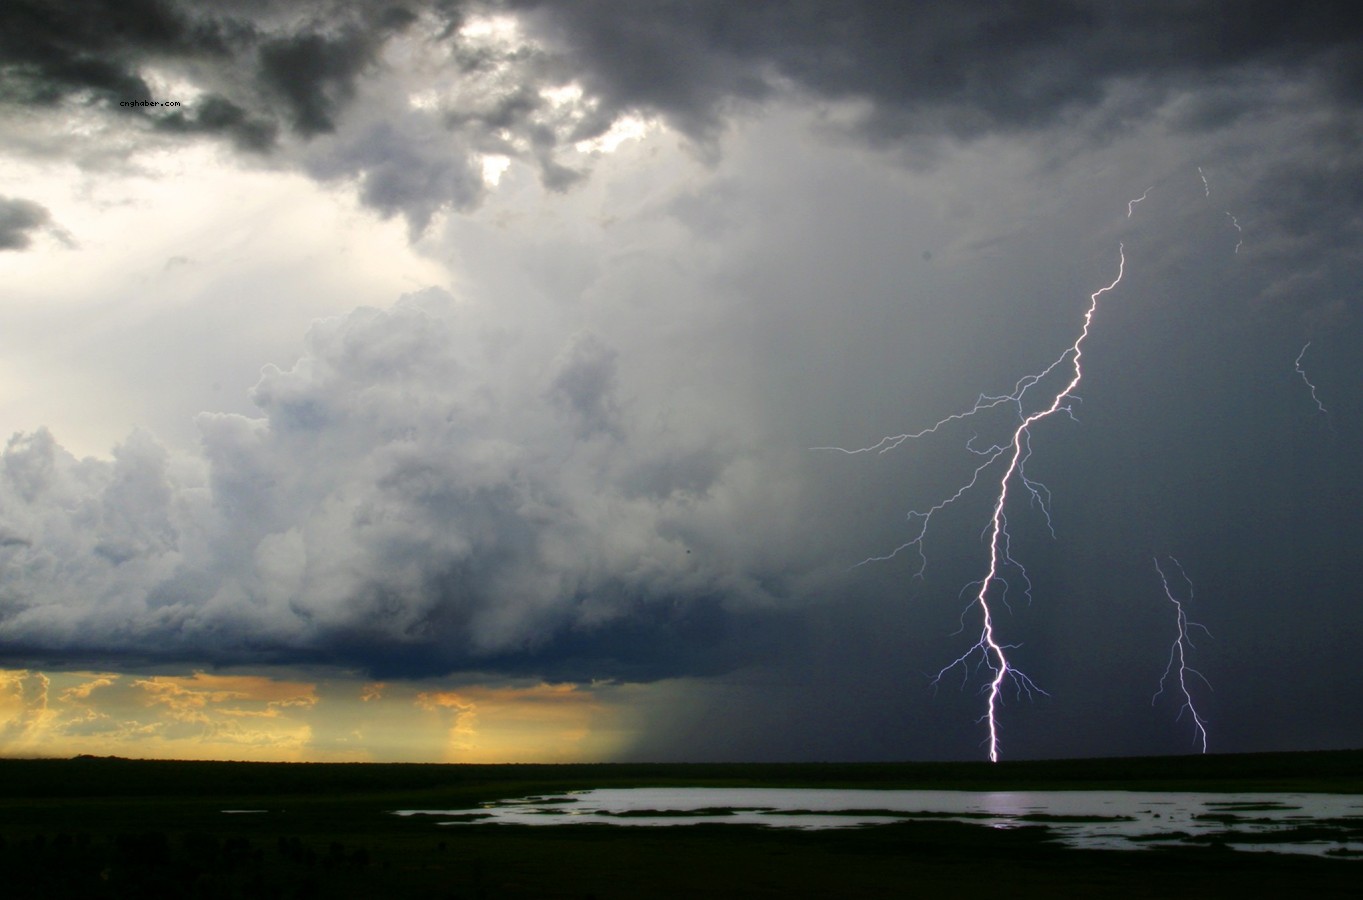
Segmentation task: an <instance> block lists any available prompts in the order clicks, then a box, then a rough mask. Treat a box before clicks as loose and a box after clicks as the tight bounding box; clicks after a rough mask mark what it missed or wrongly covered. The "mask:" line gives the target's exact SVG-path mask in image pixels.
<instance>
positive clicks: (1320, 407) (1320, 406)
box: [1293, 341, 1330, 416]
mask: <svg viewBox="0 0 1363 900" xmlns="http://www.w3.org/2000/svg"><path fill="white" fill-rule="evenodd" d="M1310 346H1311V342H1310V341H1307V342H1306V347H1310ZM1306 347H1302V348H1301V352H1300V353H1298V354H1297V361H1296V362H1295V363H1294V364H1293V365H1294V366H1296V369H1297V374H1298V375H1300V376H1301V380H1302V381H1304V382H1306V386H1307V387H1308V388H1310V389H1311V399H1312V400H1314V401H1316V409H1318V410H1320V411H1321V412H1322V413H1323V414H1325V415H1327V416H1328V415H1329V414H1330V413H1329V412H1328V411H1327V410H1326V409H1325V405H1324V404H1323V403H1321V402H1320V398H1319V397H1317V396H1316V386H1315V385H1314V384H1312V383H1311V379H1310V378H1307V377H1306V370H1305V369H1303V368H1302V367H1301V361H1302V357H1304V356H1306Z"/></svg>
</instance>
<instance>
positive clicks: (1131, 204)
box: [1126, 187, 1154, 219]
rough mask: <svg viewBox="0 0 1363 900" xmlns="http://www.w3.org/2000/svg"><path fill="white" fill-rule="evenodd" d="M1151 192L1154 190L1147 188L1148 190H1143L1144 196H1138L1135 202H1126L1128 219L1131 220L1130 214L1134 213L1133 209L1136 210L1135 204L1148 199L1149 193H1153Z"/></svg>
mask: <svg viewBox="0 0 1363 900" xmlns="http://www.w3.org/2000/svg"><path fill="white" fill-rule="evenodd" d="M1153 190H1154V188H1152V187H1148V188H1146V189H1145V193H1144V194H1141V195H1140V196H1139V197H1137V198H1136V199H1135V200H1129V201H1127V204H1126V217H1127V218H1128V219H1129V218H1131V213H1132V212H1134V211H1135V209H1136V204H1137V203H1140V202H1141V201H1142V200H1144V199H1145V198H1146V197H1149V196H1150V192H1151V191H1153Z"/></svg>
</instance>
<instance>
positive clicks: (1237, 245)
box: [1226, 212, 1245, 253]
mask: <svg viewBox="0 0 1363 900" xmlns="http://www.w3.org/2000/svg"><path fill="white" fill-rule="evenodd" d="M1226 215H1227V216H1228V217H1229V218H1230V223H1231V224H1232V225H1234V226H1235V230H1236V231H1237V232H1238V233H1239V235H1240V237H1238V238H1236V241H1235V252H1236V253H1239V252H1240V245H1241V244H1243V243H1244V240H1243V238H1244V234H1245V229H1243V228H1241V227H1240V222H1239V221H1238V220H1237V219H1236V218H1235V216H1232V215H1231V214H1230V213H1229V212H1227V213H1226Z"/></svg>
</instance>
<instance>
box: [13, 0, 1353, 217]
mask: <svg viewBox="0 0 1363 900" xmlns="http://www.w3.org/2000/svg"><path fill="white" fill-rule="evenodd" d="M499 12H501V13H504V12H514V13H517V14H519V15H521V16H522V18H523V19H524V21H525V23H526V27H527V29H528V33H527V34H526V35H524V36H522V37H521V38H519V39H517V40H514V41H512V42H511V43H506V42H500V43H499V42H497V41H492V40H489V39H487V38H486V36H471V35H468V34H465V33H464V32H461V31H460V30H459V29H460V26H461V24H463V23H465V22H467V21H468V20H469V18H470V17H471V16H476V15H479V14H489V13H499ZM0 35H3V37H0V49H2V50H3V53H0V55H2V56H3V57H4V58H5V59H6V60H7V62H6V63H5V64H4V65H3V66H2V67H0V102H3V103H4V104H6V105H7V106H9V107H10V108H12V109H16V108H28V109H56V108H61V107H70V108H78V109H85V110H88V111H92V112H94V113H96V114H101V115H105V116H108V117H114V118H115V121H117V120H121V121H122V122H123V123H124V124H127V125H136V124H140V125H141V126H143V127H145V128H147V129H150V130H151V131H152V132H154V133H159V134H161V135H162V136H163V137H170V136H176V135H180V136H195V135H198V136H217V137H221V138H224V139H226V140H228V141H229V142H230V143H231V144H232V145H234V146H235V147H236V148H238V149H239V150H241V151H244V152H247V153H248V154H267V155H270V156H273V157H275V158H278V159H283V160H288V161H290V162H291V164H293V165H298V166H300V167H302V168H303V169H304V170H306V171H308V172H310V173H311V174H313V175H314V176H316V177H318V178H322V179H327V180H331V179H338V178H354V179H356V180H357V181H358V182H359V183H360V195H361V198H362V199H363V200H364V202H365V203H367V204H369V205H370V206H372V207H373V208H374V209H376V210H378V211H379V212H381V213H382V214H384V215H393V214H401V215H404V216H405V217H406V218H407V220H408V222H409V224H410V226H411V228H412V230H413V232H414V233H419V232H421V231H422V230H424V229H425V228H426V226H427V225H428V223H429V222H430V220H431V217H432V216H433V215H434V214H436V213H437V212H439V211H441V210H448V209H455V210H459V209H467V208H470V207H471V206H473V205H475V204H477V203H478V202H479V200H480V198H481V196H482V183H481V178H480V168H479V165H478V163H477V155H478V154H481V153H493V152H495V153H502V154H507V155H511V156H515V157H519V158H522V159H525V160H528V161H531V162H533V163H534V164H535V165H536V166H537V167H538V168H539V171H540V174H541V178H542V180H543V183H544V184H545V185H546V186H547V187H550V188H551V189H564V188H566V187H568V186H570V185H571V184H572V183H573V182H574V181H576V180H577V179H578V178H580V177H581V175H582V172H581V168H580V167H581V165H582V164H583V163H582V161H581V160H578V161H576V162H574V161H573V160H574V154H573V151H572V145H573V144H574V143H576V142H579V141H581V140H584V139H587V138H591V137H595V136H598V135H600V134H601V133H603V132H604V131H605V130H606V129H607V128H608V127H609V126H610V124H611V123H612V122H613V121H615V120H616V119H617V118H619V117H620V116H621V115H624V114H626V113H630V112H635V111H640V112H646V113H652V114H659V115H662V116H664V117H666V118H667V119H668V120H669V121H670V122H671V124H672V125H673V126H674V127H677V128H679V129H681V130H682V131H684V132H686V133H688V134H690V135H691V136H692V137H693V138H694V139H696V140H697V141H699V142H701V143H708V142H712V140H713V138H714V136H715V134H716V133H717V129H720V128H721V127H722V124H723V122H724V120H725V117H726V116H727V115H729V114H730V112H732V110H733V109H734V108H735V104H739V105H741V104H743V103H751V102H761V101H763V100H764V99H767V98H770V97H774V96H782V95H786V94H789V93H790V92H791V91H795V92H800V93H804V94H806V95H809V96H811V97H814V98H818V99H823V100H836V101H844V102H849V101H854V102H860V103H862V104H864V108H863V109H862V111H861V113H860V115H859V116H857V117H856V121H854V122H851V123H846V124H848V125H850V126H851V127H852V128H853V130H854V131H856V132H858V133H859V134H861V135H862V136H864V137H868V138H871V139H873V140H876V141H879V142H890V141H896V142H898V141H904V140H906V139H907V140H909V141H910V143H909V145H908V146H913V142H914V141H936V140H939V139H941V138H943V137H953V138H965V139H970V138H978V137H981V136H984V135H988V134H991V133H999V132H1017V131H1023V130H1028V129H1035V128H1042V127H1049V126H1052V125H1055V124H1057V123H1059V122H1062V121H1064V120H1065V119H1066V117H1071V116H1074V115H1077V114H1080V113H1083V112H1085V111H1091V110H1094V109H1097V108H1100V107H1102V106H1104V104H1109V105H1112V104H1114V98H1120V103H1116V104H1115V106H1114V107H1113V108H1112V109H1111V110H1110V117H1111V119H1110V121H1109V123H1108V124H1109V126H1110V127H1112V128H1118V129H1120V128H1122V127H1124V126H1125V125H1126V124H1127V123H1130V122H1131V121H1133V120H1134V119H1136V118H1137V117H1139V116H1141V115H1143V114H1146V113H1148V112H1150V111H1151V110H1152V109H1154V108H1155V107H1156V106H1158V105H1160V104H1161V103H1162V102H1164V101H1165V100H1167V99H1168V98H1169V97H1170V96H1172V95H1176V94H1177V93H1179V92H1180V91H1185V90H1188V89H1190V88H1196V89H1197V90H1198V91H1199V92H1201V93H1200V96H1201V99H1200V100H1199V101H1198V103H1196V104H1192V105H1190V106H1189V107H1188V108H1187V109H1186V111H1185V121H1184V122H1183V124H1182V127H1186V128H1205V127H1211V126H1217V125H1224V124H1226V122H1227V121H1228V120H1231V119H1234V118H1235V117H1238V116H1242V115H1248V114H1251V112H1252V110H1253V109H1254V107H1255V103H1254V102H1253V101H1250V102H1245V99H1244V98H1243V97H1240V96H1237V94H1236V92H1235V90H1234V89H1233V85H1234V84H1235V83H1236V82H1237V81H1238V80H1241V79H1242V78H1244V77H1245V76H1247V75H1251V74H1252V75H1253V76H1255V77H1263V76H1264V75H1265V74H1276V75H1279V76H1282V77H1284V78H1288V79H1293V80H1297V81H1300V82H1302V83H1304V84H1309V85H1310V86H1311V87H1310V90H1311V91H1312V92H1313V93H1314V94H1315V102H1323V103H1327V104H1333V105H1337V106H1338V107H1339V108H1340V109H1350V110H1356V109H1357V106H1358V103H1359V101H1360V99H1363V65H1360V63H1359V62H1358V54H1357V53H1356V52H1354V50H1356V47H1357V44H1358V41H1359V39H1360V37H1363V15H1361V14H1360V13H1359V12H1358V11H1357V9H1356V7H1355V6H1354V5H1352V4H1348V3H1343V2H1339V3H1327V4H1313V5H1311V6H1309V7H1307V6H1300V5H1292V4H1282V3H1275V2H1257V3H1249V4H1246V3H1218V2H1166V3H1158V4H1148V3H1147V4H1141V5H1139V6H1138V7H1137V6H1131V5H1129V4H1120V3H1104V2H1080V0H1075V2H1069V3H1061V4H1055V3H1047V4H1041V3H1031V2H1015V3H1002V4H1001V3H994V2H987V3H960V2H953V3H940V4H939V3H932V4H885V3H876V2H856V0H843V2H832V3H829V2H818V3H803V2H797V3H766V2H749V3H728V2H720V0H701V2H693V3H656V4H638V3H632V2H622V0H594V2H582V3H566V4H559V3H552V4H551V3H543V2H540V0H505V2H501V3H475V2H465V3H460V2H439V3H408V4H387V3H381V2H366V3H360V4H356V3H324V2H315V0H298V2H292V3H287V4H268V5H267V4H258V3H252V2H241V3H233V4H215V5H214V6H212V7H211V8H209V7H203V6H202V5H198V4H189V3H180V2H174V0H142V2H139V3H136V4H132V5H129V4H126V3H112V2H104V0H88V2H84V3H76V4H59V5H57V6H53V5H52V4H48V3H40V2H35V0H18V2H15V3H10V4H6V6H5V9H4V11H3V12H0ZM394 54H396V56H394ZM399 58H400V60H401V61H400V63H399V62H395V61H396V60H398V59H399ZM414 58H415V59H418V60H419V61H420V65H418V66H417V67H416V69H417V71H416V74H415V76H413V72H412V70H411V69H410V67H408V66H407V64H409V63H411V62H412V60H413V59H414ZM166 74H170V75H173V76H175V77H177V78H179V79H181V80H182V82H181V83H188V84H191V85H193V87H194V88H195V89H196V90H197V91H198V92H200V93H199V95H198V97H197V99H195V100H193V101H192V102H189V101H186V102H187V105H186V106H184V107H180V108H155V107H151V108H147V107H137V108H134V109H132V110H129V109H127V108H122V107H120V106H119V104H120V102H123V101H140V100H176V99H179V98H174V97H152V96H151V93H152V91H153V84H155V83H158V81H157V79H158V78H160V77H162V76H164V75H166ZM413 77H415V78H416V79H418V80H416V81H413V80H412V78H413ZM573 81H577V82H580V83H581V84H582V86H583V87H584V89H585V91H586V95H585V97H584V98H582V100H581V101H580V102H578V103H575V104H573V105H572V107H571V109H564V108H561V107H559V106H556V105H555V103H554V102H552V101H551V100H550V99H548V98H547V97H546V96H545V95H544V94H543V93H542V89H544V88H553V87H559V86H562V85H564V84H567V83H570V82H573ZM432 85H439V86H441V90H440V92H439V96H437V97H433V98H431V100H430V102H429V103H428V104H426V105H424V106H422V107H419V108H414V107H412V106H411V105H410V104H409V100H410V95H411V93H412V91H413V90H425V89H428V88H430V87H431V86H432ZM1221 88H1227V90H1221ZM49 143H52V142H49ZM54 148H55V145H54V146H50V147H48V149H49V150H51V149H54ZM919 150H920V151H923V152H926V151H927V148H926V147H920V148H919ZM65 152H73V153H80V152H84V153H88V154H93V155H96V156H97V155H98V152H99V151H98V150H97V149H96V148H86V149H85V150H83V151H81V150H76V149H70V148H68V149H67V151H65Z"/></svg>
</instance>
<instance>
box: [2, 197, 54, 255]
mask: <svg viewBox="0 0 1363 900" xmlns="http://www.w3.org/2000/svg"><path fill="white" fill-rule="evenodd" d="M51 223H52V214H51V213H49V212H48V211H47V207H45V206H42V205H41V204H38V203H34V202H33V201H32V200H25V199H23V198H22V197H0V250H23V249H24V248H26V247H27V246H28V245H29V244H31V243H32V242H33V233H34V232H35V231H41V230H43V229H48V228H50V227H51Z"/></svg>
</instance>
